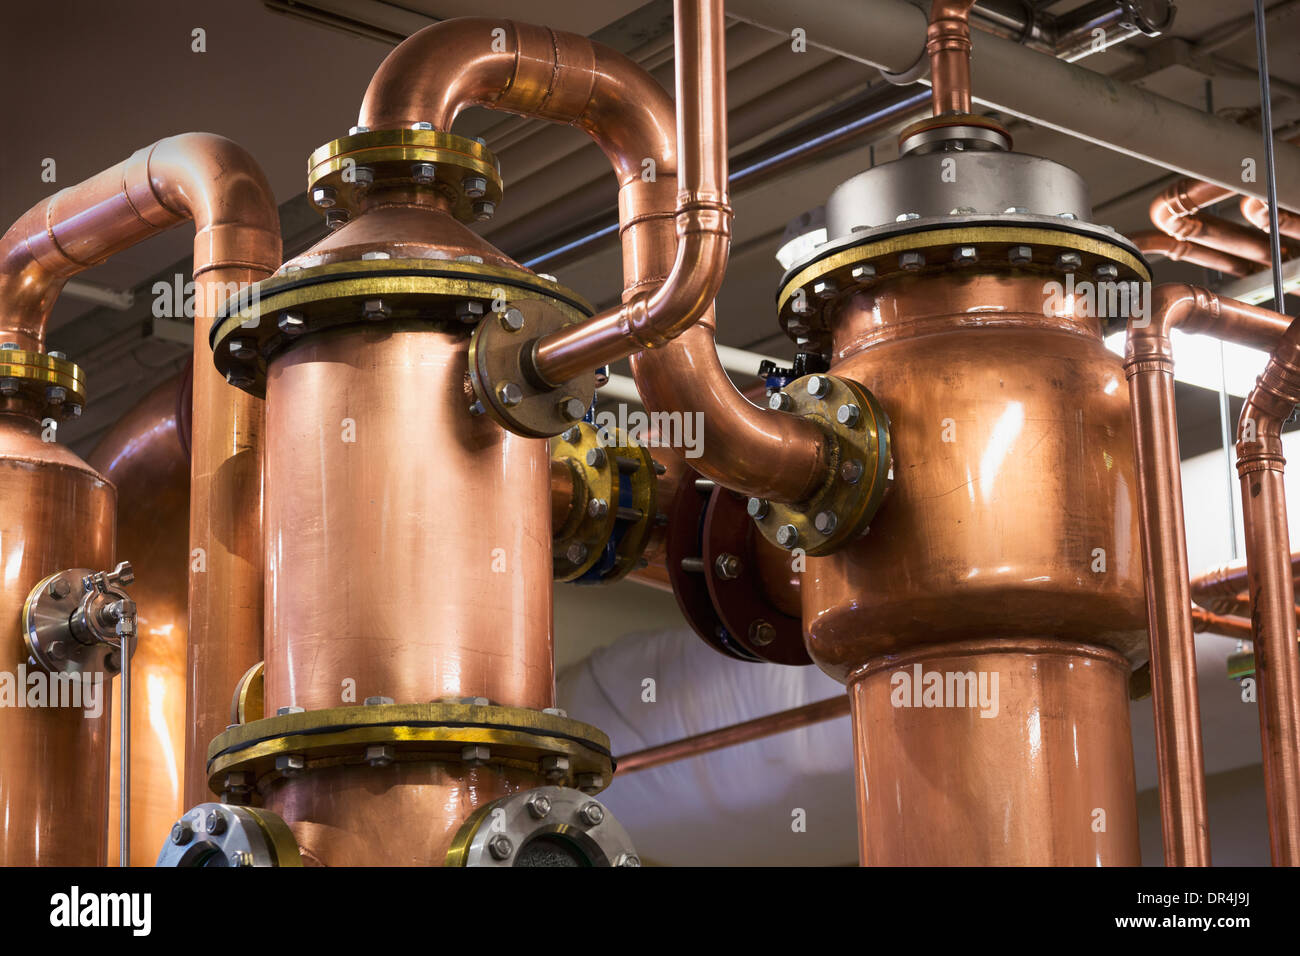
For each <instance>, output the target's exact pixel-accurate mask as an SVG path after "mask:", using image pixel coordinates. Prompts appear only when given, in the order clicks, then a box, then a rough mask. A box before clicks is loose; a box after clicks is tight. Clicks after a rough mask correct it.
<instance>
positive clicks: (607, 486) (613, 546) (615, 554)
mask: <svg viewBox="0 0 1300 956" xmlns="http://www.w3.org/2000/svg"><path fill="white" fill-rule="evenodd" d="M602 432H605V434H604V435H603V436H602ZM602 438H603V439H605V440H602ZM606 440H607V441H608V444H607V443H606ZM551 460H552V461H559V462H563V463H564V464H565V465H567V466H568V468H569V471H570V473H571V474H572V475H573V489H574V491H573V504H572V507H571V508H570V511H569V515H568V518H567V519H566V520H565V522H564V524H563V525H561V526H560V527H558V528H556V529H555V531H554V537H553V540H552V553H553V555H554V558H553V568H554V575H555V579H556V580H557V581H576V582H577V583H579V584H610V583H613V582H614V581H619V580H621V579H622V578H624V577H626V576H627V575H628V574H629V573H630V572H631V571H632V570H633V569H634V568H635V567H636V566H637V564H638V562H639V561H640V560H641V555H642V553H643V552H644V551H645V548H646V544H647V543H648V542H649V540H650V532H651V531H652V530H653V528H654V520H655V515H656V514H657V513H658V501H659V483H658V481H657V480H656V474H655V463H654V459H652V458H651V457H650V452H649V451H648V450H646V449H645V448H642V447H640V446H639V445H635V444H633V443H631V442H630V441H628V439H627V437H626V436H625V435H624V433H623V432H622V431H620V430H619V429H616V428H615V429H609V430H608V431H606V430H605V429H597V428H596V427H594V426H593V425H591V424H589V423H587V422H578V423H576V424H574V425H572V426H570V427H569V428H567V429H565V430H564V432H563V433H562V434H561V435H558V436H557V437H555V438H553V439H551Z"/></svg>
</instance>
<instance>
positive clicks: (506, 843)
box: [487, 833, 515, 860]
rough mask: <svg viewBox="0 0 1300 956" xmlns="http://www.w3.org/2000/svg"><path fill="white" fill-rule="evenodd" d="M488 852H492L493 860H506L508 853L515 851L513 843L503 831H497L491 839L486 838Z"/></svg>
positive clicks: (508, 856)
mask: <svg viewBox="0 0 1300 956" xmlns="http://www.w3.org/2000/svg"><path fill="white" fill-rule="evenodd" d="M487 847H488V852H489V853H491V854H492V859H494V860H508V859H510V854H512V853H514V852H515V845H514V844H513V843H511V842H510V837H508V836H506V835H505V834H504V833H498V834H497V835H496V836H494V837H492V839H490V840H488V845H487Z"/></svg>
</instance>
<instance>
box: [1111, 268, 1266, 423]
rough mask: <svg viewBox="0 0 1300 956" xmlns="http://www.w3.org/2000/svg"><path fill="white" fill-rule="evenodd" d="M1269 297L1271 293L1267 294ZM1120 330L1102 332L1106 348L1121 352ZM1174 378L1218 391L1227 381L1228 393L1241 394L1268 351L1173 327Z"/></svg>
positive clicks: (1261, 367)
mask: <svg viewBox="0 0 1300 956" xmlns="http://www.w3.org/2000/svg"><path fill="white" fill-rule="evenodd" d="M1268 298H1272V293H1271V292H1270V293H1269V294H1268ZM1124 336H1125V333H1124V332H1115V333H1113V334H1111V335H1108V336H1106V348H1108V349H1110V350H1111V351H1112V352H1114V353H1115V354H1116V355H1121V356H1122V355H1123V354H1124ZM1170 340H1171V341H1172V342H1173V347H1174V378H1175V379H1176V380H1177V381H1180V382H1186V383H1187V384H1188V385H1197V386H1199V387H1201V388H1208V389H1209V390H1210V391H1212V392H1217V391H1219V389H1220V388H1222V387H1223V386H1224V384H1225V383H1226V384H1227V390H1228V394H1229V395H1236V396H1238V397H1241V398H1245V397H1246V396H1247V395H1249V394H1250V392H1251V389H1253V388H1254V387H1255V379H1256V378H1257V377H1259V375H1260V373H1261V372H1263V371H1264V366H1265V365H1266V364H1267V363H1268V353H1267V352H1264V351H1261V350H1260V349H1252V348H1249V347H1247V346H1245V345H1236V344H1234V343H1232V342H1220V341H1219V340H1218V339H1216V338H1212V337H1211V336H1208V335H1189V334H1187V333H1186V332H1180V331H1179V330H1177V329H1174V332H1173V334H1172V335H1171V336H1170Z"/></svg>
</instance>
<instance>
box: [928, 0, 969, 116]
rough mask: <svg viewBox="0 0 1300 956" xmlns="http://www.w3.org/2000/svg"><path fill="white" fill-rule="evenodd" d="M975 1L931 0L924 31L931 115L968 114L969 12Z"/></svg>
mask: <svg viewBox="0 0 1300 956" xmlns="http://www.w3.org/2000/svg"><path fill="white" fill-rule="evenodd" d="M973 6H975V0H934V3H933V4H932V5H931V7H930V25H929V26H928V27H927V28H926V31H925V52H926V54H927V55H928V56H929V57H930V94H931V101H932V103H933V106H934V115H935V116H943V115H944V114H945V113H969V112H970V104H971V96H970V19H969V18H970V10H971V7H973Z"/></svg>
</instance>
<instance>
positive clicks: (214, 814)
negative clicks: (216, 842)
mask: <svg viewBox="0 0 1300 956" xmlns="http://www.w3.org/2000/svg"><path fill="white" fill-rule="evenodd" d="M226 826H227V821H226V815H225V814H224V813H222V812H221V811H220V810H209V811H208V815H207V816H206V817H204V818H203V829H205V830H207V831H208V832H209V833H211V834H212V835H214V836H218V835H220V834H222V833H225V832H226Z"/></svg>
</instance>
